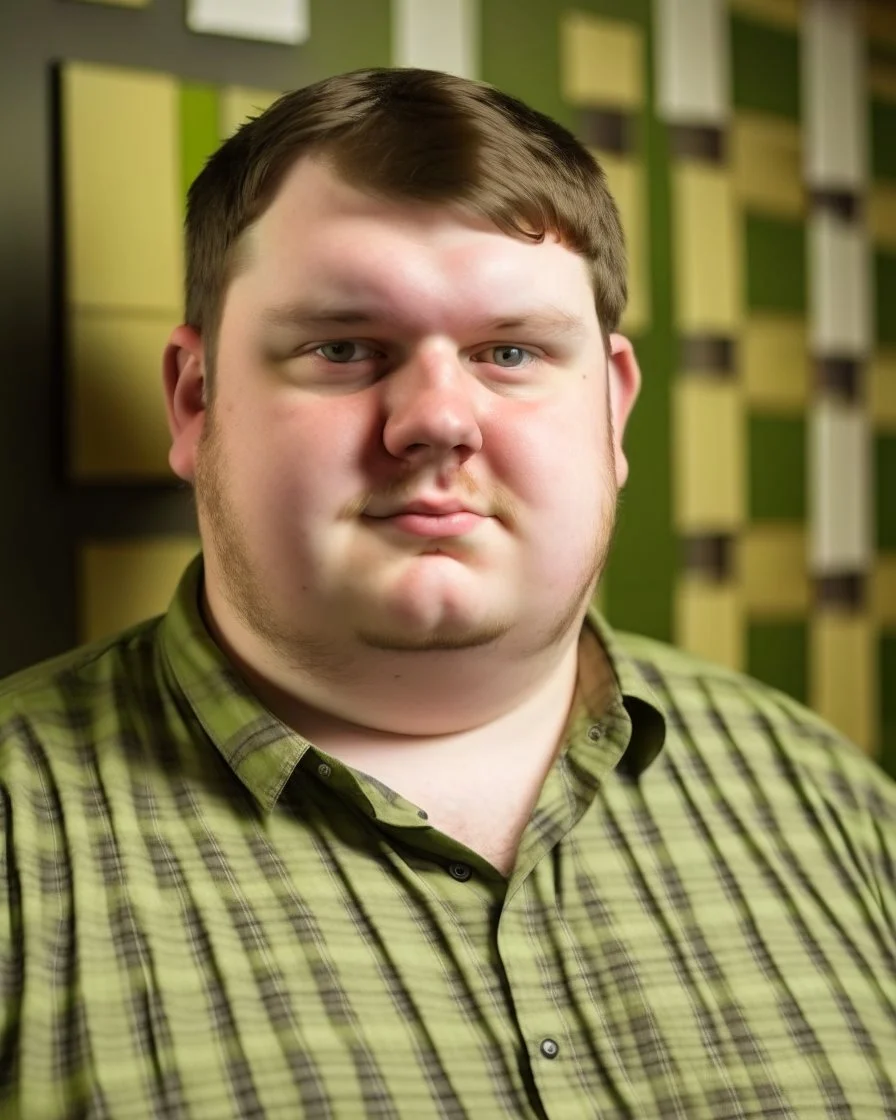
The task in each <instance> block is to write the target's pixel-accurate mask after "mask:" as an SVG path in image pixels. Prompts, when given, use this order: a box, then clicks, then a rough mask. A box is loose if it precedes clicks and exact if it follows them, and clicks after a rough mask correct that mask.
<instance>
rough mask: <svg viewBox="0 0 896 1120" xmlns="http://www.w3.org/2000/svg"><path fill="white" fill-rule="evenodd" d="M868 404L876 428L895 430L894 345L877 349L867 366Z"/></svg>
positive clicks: (895, 362) (895, 365) (895, 371)
mask: <svg viewBox="0 0 896 1120" xmlns="http://www.w3.org/2000/svg"><path fill="white" fill-rule="evenodd" d="M868 406H869V412H870V415H871V423H872V424H873V425H874V427H875V428H877V429H878V430H883V431H896V347H888V348H887V349H885V350H877V351H875V353H874V354H873V355H872V358H871V362H870V364H869V366H868Z"/></svg>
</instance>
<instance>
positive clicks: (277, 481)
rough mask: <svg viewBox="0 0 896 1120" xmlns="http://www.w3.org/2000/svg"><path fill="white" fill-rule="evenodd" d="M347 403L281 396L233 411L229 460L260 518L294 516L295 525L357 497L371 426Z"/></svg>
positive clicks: (248, 502)
mask: <svg viewBox="0 0 896 1120" xmlns="http://www.w3.org/2000/svg"><path fill="white" fill-rule="evenodd" d="M344 404H345V402H344V400H343V401H341V402H340V401H337V400H335V399H330V400H311V401H309V400H303V401H295V400H292V401H284V400H283V399H280V400H277V399H274V400H270V401H267V402H256V403H255V404H254V405H253V406H251V407H249V408H242V409H241V410H240V411H239V413H236V412H234V414H233V416H232V417H231V420H232V422H231V423H230V424H229V426H228V429H227V435H226V445H227V449H228V457H227V460H228V462H229V463H230V464H231V467H232V471H231V475H232V478H233V481H234V485H236V486H237V487H238V489H239V492H240V498H241V501H242V504H243V505H244V506H245V507H247V508H248V509H249V511H250V513H251V514H252V515H253V516H254V518H255V519H256V520H259V519H261V518H262V517H267V518H268V519H272V518H277V517H282V516H284V515H285V514H288V515H289V518H290V521H291V522H292V523H293V524H295V523H296V521H297V519H298V518H299V517H301V516H303V515H312V516H313V514H314V513H315V511H317V510H320V511H322V512H332V507H333V505H334V504H337V505H343V504H345V503H346V502H349V501H351V500H353V499H354V498H356V497H357V495H358V492H359V488H360V487H361V486H362V485H363V480H362V478H361V476H360V474H359V469H360V468H359V463H360V448H361V446H362V445H363V439H364V431H365V428H364V423H363V417H362V416H360V415H359V414H358V410H357V409H351V408H345V407H344ZM339 405H342V406H343V407H339Z"/></svg>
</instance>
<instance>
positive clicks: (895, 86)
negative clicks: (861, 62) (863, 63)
mask: <svg viewBox="0 0 896 1120" xmlns="http://www.w3.org/2000/svg"><path fill="white" fill-rule="evenodd" d="M868 92H869V93H870V94H871V95H872V96H873V97H879V98H881V99H882V100H884V101H896V63H894V62H890V61H889V60H887V61H880V60H878V59H872V60H871V61H870V62H869V63H868Z"/></svg>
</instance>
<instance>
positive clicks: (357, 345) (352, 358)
mask: <svg viewBox="0 0 896 1120" xmlns="http://www.w3.org/2000/svg"><path fill="white" fill-rule="evenodd" d="M315 353H316V354H320V356H321V357H322V358H326V360H327V361H328V362H337V363H339V364H340V365H348V364H349V363H350V362H363V361H366V360H367V359H368V358H372V357H374V355H375V354H376V351H375V350H373V349H371V347H369V346H365V345H364V344H363V343H361V342H350V341H340V342H325V343H324V344H323V346H318V348H317V350H316V351H315Z"/></svg>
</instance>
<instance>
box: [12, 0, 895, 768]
mask: <svg viewBox="0 0 896 1120" xmlns="http://www.w3.org/2000/svg"><path fill="white" fill-rule="evenodd" d="M389 65H398V66H407V65H414V66H425V67H432V68H435V69H441V70H449V71H453V72H455V73H459V74H464V75H467V76H471V77H479V78H482V79H484V80H486V81H488V82H491V83H493V84H495V85H497V86H500V87H501V88H503V89H505V90H507V91H509V92H511V93H513V94H516V95H518V96H520V97H522V98H524V99H525V100H527V101H529V102H530V103H531V104H533V105H534V106H536V107H537V108H539V109H541V110H542V111H544V112H547V113H549V114H550V115H551V116H553V117H555V118H556V119H557V120H559V121H561V122H562V123H563V124H565V125H567V126H568V127H569V128H571V129H572V130H573V131H574V132H575V133H576V134H577V135H578V136H579V137H580V138H581V140H582V141H583V142H584V143H586V144H587V145H588V146H589V147H590V148H592V149H593V150H594V152H595V154H596V155H597V156H598V158H599V159H600V161H601V163H602V164H603V166H604V168H605V169H606V171H607V174H608V176H609V179H610V183H611V187H612V189H613V191H614V193H615V195H616V197H617V200H618V202H619V205H620V209H621V212H622V217H623V222H624V225H625V227H626V232H627V235H628V243H629V254H630V286H631V300H630V304H629V309H628V312H627V315H626V320H625V323H624V329H625V331H626V332H627V333H628V334H629V335H630V336H631V337H632V338H633V340H634V341H635V343H636V346H637V350H638V353H639V356H640V360H641V365H642V369H643V372H644V391H643V394H642V398H641V402H640V404H639V406H638V409H637V411H636V415H635V417H634V420H633V423H632V425H631V431H630V436H629V439H628V451H629V456H630V460H631V462H632V477H631V481H630V484H629V486H628V489H627V491H626V494H625V497H624V501H623V505H622V510H621V516H620V525H619V530H618V534H617V540H616V544H615V549H614V553H613V558H612V562H611V565H610V568H609V570H608V572H607V575H606V578H605V580H604V583H603V586H602V588H601V592H600V596H601V601H602V605H603V607H604V609H605V611H606V613H607V614H608V616H609V618H610V620H611V621H612V622H613V623H614V624H615V625H616V626H617V627H621V628H624V629H633V630H637V631H640V632H643V633H647V634H651V635H654V636H656V637H658V638H661V639H664V640H669V641H673V642H675V643H677V644H679V645H680V646H683V647H685V648H686V649H689V650H692V651H694V652H696V653H699V654H702V655H704V656H706V657H709V658H711V659H713V660H716V661H720V662H723V663H724V664H727V665H729V666H732V667H734V668H736V669H742V670H745V671H747V672H749V673H751V674H753V675H755V676H757V677H759V678H760V679H762V680H764V681H767V682H769V683H771V684H773V685H775V686H776V687H778V688H781V689H783V690H784V691H786V692H788V693H790V694H791V695H793V696H795V697H797V698H798V699H799V700H801V701H804V702H806V703H807V704H809V705H810V706H812V707H813V708H815V709H816V710H818V711H820V712H821V713H822V714H823V715H825V716H826V717H827V718H829V719H830V720H831V721H832V722H833V723H834V724H836V725H837V726H838V727H840V728H841V729H842V730H843V731H845V732H846V733H847V734H848V735H850V736H851V737H852V738H853V739H854V740H855V741H856V742H857V743H859V745H860V746H861V747H862V748H863V749H865V750H867V751H868V752H869V753H871V754H872V755H874V756H876V757H877V758H878V759H879V760H880V761H881V763H882V765H883V766H884V767H885V768H887V769H888V770H890V771H891V772H893V773H894V774H896V3H893V2H892V0H876V2H875V0H869V2H861V0H855V2H850V0H802V2H800V0H575V2H574V0H254V2H253V3H245V2H243V0H2V4H0V89H2V102H0V103H2V105H3V107H4V108H3V113H2V114H0V153H2V156H0V160H2V163H0V166H2V174H0V347H2V355H3V364H4V376H3V378H2V379H0V456H2V464H0V488H2V503H3V506H2V508H3V511H4V518H3V525H4V531H5V536H4V540H3V547H2V548H0V580H2V586H3V588H4V594H3V596H2V606H0V673H3V674H5V673H8V672H10V671H12V670H15V669H17V668H20V667H23V666H25V665H28V664H30V663H32V662H35V661H37V660H40V659H42V658H45V657H48V656H51V655H53V654H56V653H59V652H61V651H63V650H65V649H67V648H69V647H71V646H73V645H75V644H77V643H79V642H82V641H88V640H94V639H97V638H101V637H103V636H104V635H107V634H110V633H112V632H114V631H115V630H117V629H119V628H120V627H123V626H125V625H128V624H129V623H131V622H133V621H136V620H138V619H140V618H142V617H146V616H147V615H150V614H154V613H157V612H159V611H161V610H164V609H165V607H166V605H167V602H168V599H169V597H170V595H171V593H172V591H173V588H174V586H175V583H176V581H177V578H178V576H179V574H180V572H181V569H182V568H183V566H184V565H185V563H186V562H187V560H188V559H189V557H190V556H191V555H192V554H193V553H194V552H195V551H196V549H197V547H198V540H197V537H196V530H195V523H194V515H193V508H192V502H191V497H190V493H189V491H188V490H186V489H185V488H183V487H182V486H180V485H179V484H177V483H176V480H175V479H174V478H173V476H172V475H171V474H170V472H169V469H168V466H167V445H168V440H167V434H166V428H165V423H164V410H163V405H162V392H161V381H160V355H161V351H162V348H163V346H164V344H165V340H166V337H167V334H168V331H169V330H170V328H171V327H172V326H173V325H174V324H176V323H177V322H179V321H180V318H181V314H182V312H181V277H182V249H181V237H180V227H181V222H182V217H183V206H184V197H185V192H186V189H187V186H188V185H189V183H190V181H191V179H192V178H193V177H194V176H195V174H196V173H197V172H198V170H199V169H200V167H201V166H202V163H203V160H204V159H205V158H206V156H207V155H208V154H209V153H210V152H211V151H212V150H213V149H214V148H215V147H216V146H217V144H218V143H219V142H220V141H221V140H222V139H223V138H224V137H226V136H227V135H228V134H229V133H230V132H231V131H232V130H233V129H234V128H236V127H237V126H238V125H239V123H240V122H241V121H242V120H245V119H246V117H247V116H250V115H253V114H255V113H257V112H258V111H259V110H261V109H263V108H264V107H265V106H266V105H267V104H269V103H270V101H272V100H273V98H274V97H276V96H277V95H278V94H279V93H280V92H282V91H283V90H287V89H291V88H295V87H297V86H302V85H306V84H308V83H309V82H312V81H315V80H316V79H318V78H321V77H324V76H326V75H328V74H333V73H337V72H340V71H344V70H350V69H354V68H358V67H363V66H389ZM575 453H576V452H575V448H570V456H571V457H572V458H573V459H574V457H575Z"/></svg>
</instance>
